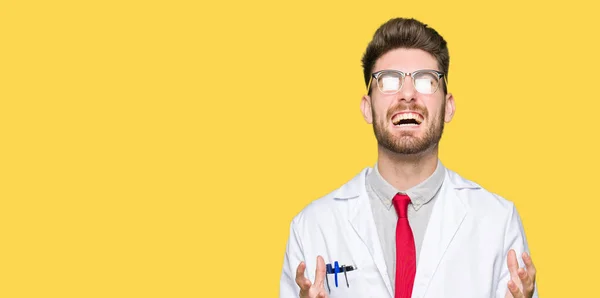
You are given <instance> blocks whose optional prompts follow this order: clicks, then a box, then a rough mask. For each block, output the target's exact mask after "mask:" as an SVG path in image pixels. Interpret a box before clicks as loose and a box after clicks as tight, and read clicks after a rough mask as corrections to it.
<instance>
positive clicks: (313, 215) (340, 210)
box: [293, 168, 372, 224]
mask: <svg viewBox="0 0 600 298" xmlns="http://www.w3.org/2000/svg"><path fill="white" fill-rule="evenodd" d="M370 171H372V168H364V169H362V170H361V171H360V173H358V174H357V175H355V176H354V177H353V178H352V179H350V180H349V181H347V182H346V183H344V184H343V185H341V186H340V187H338V188H336V189H334V190H333V191H331V192H329V193H327V194H326V195H324V196H322V197H320V198H317V199H315V200H314V201H312V202H310V203H309V204H308V205H307V206H306V207H304V208H303V209H302V210H301V211H300V212H299V213H298V214H297V215H296V216H295V217H294V219H293V223H294V224H301V223H304V222H306V221H311V222H314V221H316V220H317V219H322V218H324V217H333V215H340V214H346V213H347V211H348V208H349V202H350V201H352V200H358V199H359V198H360V197H361V196H362V194H365V193H366V185H365V182H366V176H367V174H368V173H369V172H370Z"/></svg>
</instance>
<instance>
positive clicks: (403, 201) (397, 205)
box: [392, 193, 410, 218]
mask: <svg viewBox="0 0 600 298" xmlns="http://www.w3.org/2000/svg"><path fill="white" fill-rule="evenodd" d="M392 204H394V209H396V213H397V214H398V217H399V218H407V217H408V215H407V213H408V212H407V211H408V204H410V198H409V197H408V196H407V195H405V194H401V193H397V194H396V195H395V196H394V199H393V200H392Z"/></svg>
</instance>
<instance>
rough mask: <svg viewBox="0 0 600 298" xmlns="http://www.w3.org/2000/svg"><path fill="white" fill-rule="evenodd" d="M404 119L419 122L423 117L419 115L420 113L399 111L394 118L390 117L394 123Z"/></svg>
mask: <svg viewBox="0 0 600 298" xmlns="http://www.w3.org/2000/svg"><path fill="white" fill-rule="evenodd" d="M405 119H414V120H416V121H417V122H418V123H419V124H420V123H421V122H423V118H422V117H421V115H419V114H417V113H401V114H397V115H396V116H394V118H392V122H393V123H394V124H398V123H399V122H400V120H405ZM412 125H416V124H412Z"/></svg>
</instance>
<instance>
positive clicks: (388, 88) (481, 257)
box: [280, 18, 538, 298]
mask: <svg viewBox="0 0 600 298" xmlns="http://www.w3.org/2000/svg"><path fill="white" fill-rule="evenodd" d="M449 60H450V58H449V53H448V48H447V45H446V41H445V40H444V39H443V37H442V36H440V35H439V34H438V33H437V32H436V31H435V30H434V29H432V28H430V27H428V26H427V25H425V24H423V23H421V22H419V21H417V20H414V19H402V18H397V19H392V20H389V21H388V22H387V23H385V24H383V25H382V26H381V27H380V28H379V29H378V30H377V31H376V32H375V35H374V36H373V40H372V41H371V42H370V43H369V45H368V47H367V50H366V52H365V54H364V56H363V59H362V62H363V69H364V77H365V83H366V85H367V94H366V95H364V96H363V98H362V100H361V110H362V114H363V116H364V119H365V120H366V121H367V123H369V124H372V125H373V130H374V132H375V136H376V138H377V143H378V146H377V149H378V160H377V163H376V165H375V166H374V167H373V168H366V169H364V170H363V171H362V172H361V173H360V174H358V175H357V176H356V177H355V178H353V179H352V180H351V181H349V182H348V183H346V184H345V185H343V186H342V187H340V188H339V189H337V190H336V191H334V192H332V193H330V194H328V195H326V196H324V197H323V198H321V199H319V200H316V201H314V202H313V203H311V204H310V205H309V206H307V207H306V208H305V209H304V210H302V211H301V212H300V213H299V214H298V215H297V216H296V217H295V218H294V219H293V221H292V223H291V228H290V238H289V240H288V244H287V250H286V253H285V259H284V265H283V272H282V275H281V285H280V297H298V296H299V297H311V298H313V297H346V298H348V297H395V298H408V297H431V298H434V297H435V298H440V297H457V298H459V297H460V298H466V297H478V298H479V297H515V298H521V297H527V298H531V297H537V296H538V295H537V288H536V286H535V267H534V265H533V262H532V260H531V258H530V256H529V248H528V245H527V240H526V238H525V233H524V231H523V226H522V224H521V220H520V217H519V214H518V212H517V211H516V209H515V206H514V204H513V203H511V202H510V201H507V200H505V199H504V198H502V197H500V196H498V195H496V194H493V193H490V192H488V191H486V190H485V189H483V188H482V187H481V186H479V185H477V184H476V183H474V182H472V181H469V180H467V179H464V178H462V177H461V176H459V175H458V174H457V173H455V172H453V171H451V170H449V169H446V168H445V167H444V165H443V164H442V163H441V162H440V161H439V159H438V144H439V141H440V138H441V136H442V131H443V128H444V123H448V122H450V121H451V120H452V117H453V115H454V111H455V105H454V98H453V96H452V94H450V93H448V91H447V87H448V86H447V77H448V67H449ZM313 273H314V274H313Z"/></svg>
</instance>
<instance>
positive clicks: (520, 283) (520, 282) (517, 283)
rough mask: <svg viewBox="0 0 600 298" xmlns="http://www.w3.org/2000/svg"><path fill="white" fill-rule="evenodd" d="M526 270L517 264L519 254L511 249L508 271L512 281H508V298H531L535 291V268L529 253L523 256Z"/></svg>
mask: <svg viewBox="0 0 600 298" xmlns="http://www.w3.org/2000/svg"><path fill="white" fill-rule="evenodd" d="M522 258H523V262H524V263H525V267H526V268H519V263H518V262H517V253H516V252H515V251H514V250H513V249H511V250H510V251H508V260H507V265H508V271H509V272H510V280H509V281H508V290H507V291H506V296H505V297H506V298H531V297H533V292H534V290H535V266H534V265H533V261H532V260H531V257H530V256H529V255H528V254H527V253H525V252H524V253H523V255H522Z"/></svg>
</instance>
